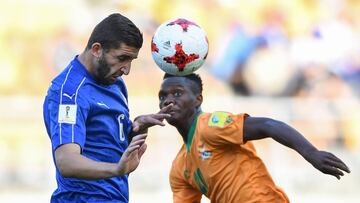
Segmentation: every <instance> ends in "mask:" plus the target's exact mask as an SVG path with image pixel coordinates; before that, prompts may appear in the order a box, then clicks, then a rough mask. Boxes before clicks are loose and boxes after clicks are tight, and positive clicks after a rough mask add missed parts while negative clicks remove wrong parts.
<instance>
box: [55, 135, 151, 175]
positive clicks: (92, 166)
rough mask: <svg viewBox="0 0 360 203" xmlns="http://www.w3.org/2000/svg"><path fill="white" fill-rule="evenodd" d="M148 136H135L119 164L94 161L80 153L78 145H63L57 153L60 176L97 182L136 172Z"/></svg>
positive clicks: (56, 158) (56, 159)
mask: <svg viewBox="0 0 360 203" xmlns="http://www.w3.org/2000/svg"><path fill="white" fill-rule="evenodd" d="M146 136H147V134H140V135H137V136H135V137H134V138H133V139H132V141H131V143H130V144H129V146H128V148H127V149H126V151H125V152H124V154H123V155H122V156H121V159H120V161H119V162H118V163H108V162H100V161H94V160H92V159H89V158H87V157H85V156H83V155H82V154H81V153H80V146H79V145H78V144H74V143H69V144H65V145H61V146H60V147H59V148H57V149H56V151H55V161H56V166H57V168H58V169H59V171H60V174H61V175H62V176H64V177H67V178H80V179H87V180H97V179H103V178H110V177H114V176H122V175H126V174H129V173H131V172H132V171H134V170H135V169H136V168H137V167H138V165H139V163H140V158H141V156H142V155H143V154H144V152H145V150H146V144H145V138H146Z"/></svg>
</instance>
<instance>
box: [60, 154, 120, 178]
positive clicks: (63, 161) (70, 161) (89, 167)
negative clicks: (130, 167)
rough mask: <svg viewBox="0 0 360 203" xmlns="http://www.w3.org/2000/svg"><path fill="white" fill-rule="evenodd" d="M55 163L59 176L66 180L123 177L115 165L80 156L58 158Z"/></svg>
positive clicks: (72, 155)
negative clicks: (66, 178)
mask: <svg viewBox="0 0 360 203" xmlns="http://www.w3.org/2000/svg"><path fill="white" fill-rule="evenodd" d="M56 163H57V167H58V169H59V171H60V174H61V175H62V176H64V177H68V178H79V179H87V180H96V179H103V178H110V177H114V176H120V175H123V174H121V173H120V172H119V171H118V170H117V167H118V165H117V164H116V163H106V162H98V161H94V160H91V159H89V158H87V157H85V156H82V155H81V154H75V153H74V154H71V155H66V156H63V157H61V156H60V157H58V158H57V161H56Z"/></svg>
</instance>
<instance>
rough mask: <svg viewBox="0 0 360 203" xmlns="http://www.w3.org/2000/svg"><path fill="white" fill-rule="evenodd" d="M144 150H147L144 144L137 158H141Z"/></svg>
mask: <svg viewBox="0 0 360 203" xmlns="http://www.w3.org/2000/svg"><path fill="white" fill-rule="evenodd" d="M146 149H147V145H146V143H144V144H143V145H142V146H141V147H140V149H139V158H141V157H142V155H143V154H144V153H145V151H146Z"/></svg>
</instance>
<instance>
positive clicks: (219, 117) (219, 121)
mask: <svg viewBox="0 0 360 203" xmlns="http://www.w3.org/2000/svg"><path fill="white" fill-rule="evenodd" d="M231 122H232V118H230V117H229V113H227V112H221V111H216V112H214V113H212V114H211V116H210V119H209V122H208V126H216V127H220V128H222V127H224V125H225V123H231Z"/></svg>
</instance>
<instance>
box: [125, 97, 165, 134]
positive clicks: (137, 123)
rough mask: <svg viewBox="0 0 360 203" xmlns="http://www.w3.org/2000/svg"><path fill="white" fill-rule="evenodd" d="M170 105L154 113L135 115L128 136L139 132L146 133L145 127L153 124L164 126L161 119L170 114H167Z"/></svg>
mask: <svg viewBox="0 0 360 203" xmlns="http://www.w3.org/2000/svg"><path fill="white" fill-rule="evenodd" d="M171 107H172V104H171V105H168V106H166V107H164V108H162V109H161V110H160V111H159V112H157V113H156V114H147V115H140V116H138V117H136V118H135V119H134V122H133V124H132V128H133V130H132V132H131V135H130V137H133V136H135V135H137V134H140V133H147V129H148V128H150V127H152V126H154V125H160V126H164V125H165V124H164V123H163V121H164V119H165V118H169V117H170V114H168V113H167V111H169V109H171Z"/></svg>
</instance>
